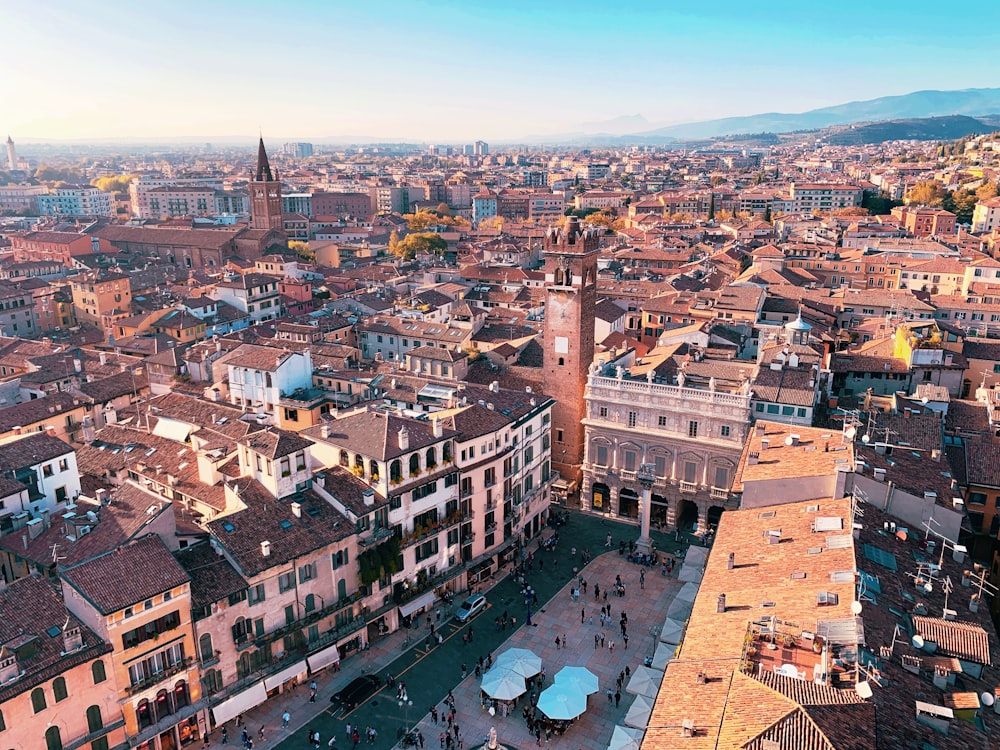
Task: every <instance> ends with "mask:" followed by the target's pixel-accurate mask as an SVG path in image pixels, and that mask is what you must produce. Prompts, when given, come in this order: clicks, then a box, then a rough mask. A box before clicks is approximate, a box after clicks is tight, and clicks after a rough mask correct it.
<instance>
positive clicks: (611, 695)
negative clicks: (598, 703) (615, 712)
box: [608, 688, 615, 703]
mask: <svg viewBox="0 0 1000 750" xmlns="http://www.w3.org/2000/svg"><path fill="white" fill-rule="evenodd" d="M614 699H615V694H614V693H612V692H611V688H608V703H611V701H613V700H614Z"/></svg>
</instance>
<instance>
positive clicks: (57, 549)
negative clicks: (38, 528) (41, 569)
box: [52, 542, 66, 565]
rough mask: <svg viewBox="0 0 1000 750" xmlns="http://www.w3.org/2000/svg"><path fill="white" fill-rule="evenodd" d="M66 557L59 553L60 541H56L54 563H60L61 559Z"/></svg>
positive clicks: (53, 546)
mask: <svg viewBox="0 0 1000 750" xmlns="http://www.w3.org/2000/svg"><path fill="white" fill-rule="evenodd" d="M65 559H66V557H65V556H64V555H60V554H59V543H58V542H56V543H55V544H53V545H52V564H53V565H58V564H59V561H60V560H65Z"/></svg>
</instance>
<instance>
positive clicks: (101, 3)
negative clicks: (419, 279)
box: [0, 0, 1000, 142]
mask: <svg viewBox="0 0 1000 750" xmlns="http://www.w3.org/2000/svg"><path fill="white" fill-rule="evenodd" d="M0 38H2V39H3V53H2V56H0V96H2V102H3V106H2V107H0V135H3V136H5V135H6V133H7V132H8V131H9V132H10V133H11V134H13V135H14V138H15V140H21V141H22V142H28V141H31V140H32V139H33V138H65V139H87V138H97V137H102V138H103V137H116V136H132V137H144V136H152V137H164V136H171V135H182V136H205V137H206V138H210V137H211V136H223V135H244V134H246V135H248V136H253V135H255V134H256V133H257V130H258V128H260V129H262V130H263V132H264V134H265V136H267V135H271V136H272V137H274V138H286V137H289V138H290V137H294V138H302V139H308V138H313V139H318V138H322V137H324V136H349V135H369V136H378V137H385V138H394V137H395V138H406V139H412V140H425V141H428V142H463V141H471V140H474V139H477V138H483V139H486V140H490V139H493V140H497V139H503V138H517V137H520V136H524V135H529V134H543V133H559V132H570V131H574V130H578V129H580V127H581V123H586V122H599V121H605V120H611V119H614V118H615V117H618V116H621V115H634V114H641V115H643V116H644V117H645V118H646V120H648V121H649V122H650V123H651V125H650V127H652V126H655V125H660V124H668V123H676V122H688V121H693V120H700V119H710V118H715V117H724V116H729V115H741V114H754V113H758V112H767V111H782V112H800V111H804V110H808V109H812V108H815V107H821V106H826V105H831V104H839V103H842V102H846V101H851V100H857V99H870V98H875V97H878V96H885V95H890V94H903V93H907V92H910V91H915V90H919V89H961V88H976V87H992V86H1000V62H998V57H1000V55H998V51H1000V3H997V2H996V1H995V0H984V1H983V2H978V3H974V4H966V5H962V6H961V9H958V8H956V9H955V10H954V11H951V10H948V9H945V8H944V7H942V6H941V5H940V4H939V3H937V2H935V3H933V4H932V3H930V2H925V0H914V1H913V2H898V1H894V0H889V2H886V1H885V0H883V2H875V1H874V0H865V2H856V1H855V0H838V1H837V2H825V3H813V2H808V0H798V1H797V2H785V1H784V0H778V1H776V2H767V1H766V0H765V2H761V3H736V2H729V1H728V0H715V2H689V1H686V2H678V1H677V0H657V1H654V2H634V1H632V0H611V1H608V0H604V1H602V2H576V3H568V2H562V0H535V2H525V1H522V0H499V1H498V0H489V1H487V0H463V1H462V2H452V0H444V1H440V2H438V1H430V0H405V1H397V0H356V1H355V2H343V1H342V0H315V1H314V2H305V1H296V0H272V2H266V3H265V2H258V1H257V0H242V1H241V2H228V1H226V2H221V1H213V0H202V2H190V1H189V0H174V1H173V2H163V1H161V0H129V1H128V2H120V1H119V0H97V1H96V2H79V0H45V1H44V2H40V1H39V0H7V1H6V2H5V3H4V4H3V6H2V8H0Z"/></svg>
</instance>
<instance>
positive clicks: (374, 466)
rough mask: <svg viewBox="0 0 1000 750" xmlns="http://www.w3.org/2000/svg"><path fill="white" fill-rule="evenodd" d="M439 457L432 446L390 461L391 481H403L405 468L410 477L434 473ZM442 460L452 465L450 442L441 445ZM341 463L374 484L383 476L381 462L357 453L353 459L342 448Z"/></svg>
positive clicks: (435, 448)
mask: <svg viewBox="0 0 1000 750" xmlns="http://www.w3.org/2000/svg"><path fill="white" fill-rule="evenodd" d="M438 455H439V454H438V449H437V447H436V446H431V447H430V448H428V449H427V450H426V451H423V452H422V453H421V452H419V451H415V452H413V453H411V454H410V455H409V456H408V457H407V458H406V459H398V458H397V459H395V460H393V461H390V462H389V481H391V482H395V483H398V482H401V481H403V479H404V476H403V468H404V466H405V468H406V470H407V476H409V477H415V476H419V475H420V474H422V473H423V472H425V471H433V470H434V469H435V468H437V466H438ZM440 459H441V461H443V462H444V463H450V462H451V461H452V460H453V459H452V448H451V443H450V442H446V443H443V444H442V445H441V452H440ZM339 463H340V465H341V466H343V467H344V468H345V469H350V470H352V471H353V472H354V473H355V474H358V475H359V476H364V477H366V478H368V479H370V480H372V481H373V482H374V481H378V479H379V477H380V476H381V471H380V467H379V462H378V461H376V460H375V459H374V458H372V459H365V457H364V456H363V455H361V454H360V453H355V454H354V456H353V457H352V456H351V454H350V453H349V452H348V451H347V450H345V449H343V448H342V449H341V451H340V461H339Z"/></svg>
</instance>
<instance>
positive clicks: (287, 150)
mask: <svg viewBox="0 0 1000 750" xmlns="http://www.w3.org/2000/svg"><path fill="white" fill-rule="evenodd" d="M281 151H282V153H283V154H284V155H285V156H291V157H292V158H294V159H304V158H306V157H307V156H312V155H313V145H312V144H311V143H286V144H285V145H284V146H283V147H282V149H281Z"/></svg>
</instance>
